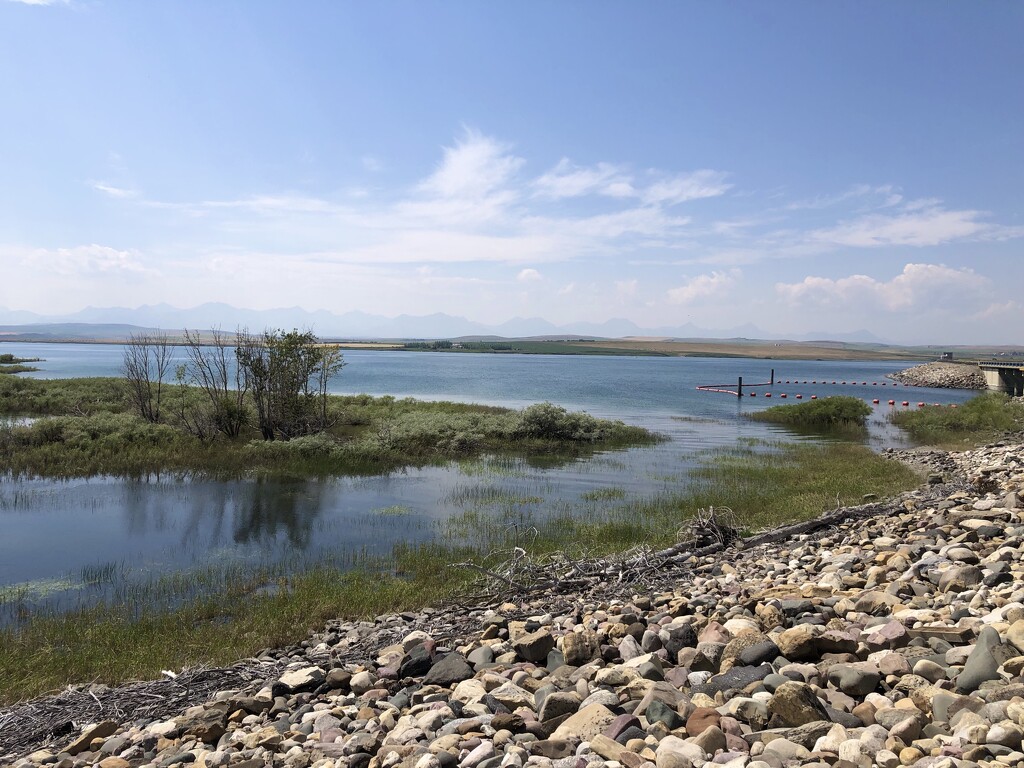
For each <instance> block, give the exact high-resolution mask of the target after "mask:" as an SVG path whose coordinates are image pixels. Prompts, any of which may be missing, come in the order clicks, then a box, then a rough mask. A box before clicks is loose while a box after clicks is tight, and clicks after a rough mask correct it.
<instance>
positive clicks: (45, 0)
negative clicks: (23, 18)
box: [7, 0, 71, 5]
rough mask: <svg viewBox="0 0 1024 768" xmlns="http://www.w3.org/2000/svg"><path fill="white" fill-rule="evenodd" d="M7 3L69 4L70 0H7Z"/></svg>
mask: <svg viewBox="0 0 1024 768" xmlns="http://www.w3.org/2000/svg"><path fill="white" fill-rule="evenodd" d="M7 2H9V3H21V4H22V5H71V0H7Z"/></svg>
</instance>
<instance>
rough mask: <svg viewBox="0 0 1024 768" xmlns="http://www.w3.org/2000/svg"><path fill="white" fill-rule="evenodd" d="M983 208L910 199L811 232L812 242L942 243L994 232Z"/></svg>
mask: <svg viewBox="0 0 1024 768" xmlns="http://www.w3.org/2000/svg"><path fill="white" fill-rule="evenodd" d="M983 215H984V214H982V212H981V211H972V210H960V211H958V210H949V209H946V208H943V207H942V206H941V205H940V204H938V203H937V202H935V201H928V202H926V203H923V204H922V203H920V202H918V203H911V204H909V205H907V206H904V207H903V208H902V209H901V210H900V211H899V212H897V213H893V214H869V215H867V216H861V217H859V218H856V219H851V220H848V221H841V222H839V223H838V224H837V225H835V226H833V227H827V228H824V229H818V230H815V231H812V232H810V233H809V234H808V237H807V239H808V240H809V241H812V242H815V241H816V242H821V243H828V244H831V245H839V246H851V247H855V248H874V247H878V246H893V245H910V246H917V247H920V246H929V245H941V244H942V243H947V242H950V241H952V240H964V239H968V238H976V237H979V236H982V235H985V234H988V233H993V227H992V225H991V224H988V223H986V222H984V221H982V220H981V219H982V217H983Z"/></svg>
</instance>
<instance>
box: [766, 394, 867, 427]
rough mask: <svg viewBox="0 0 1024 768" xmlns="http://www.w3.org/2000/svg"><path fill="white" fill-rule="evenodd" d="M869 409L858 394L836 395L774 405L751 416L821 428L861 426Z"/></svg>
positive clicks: (795, 425)
mask: <svg viewBox="0 0 1024 768" xmlns="http://www.w3.org/2000/svg"><path fill="white" fill-rule="evenodd" d="M870 413H871V406H870V405H868V404H867V403H865V402H864V401H863V400H861V399H860V398H859V397H847V396H845V395H837V396H835V397H826V398H824V399H822V400H808V401H807V402H806V403H795V404H792V405H776V406H774V407H772V408H768V409H766V410H764V411H759V412H758V413H754V414H751V416H750V417H751V418H752V419H754V420H756V421H767V422H771V423H773V424H784V425H787V426H792V427H809V428H818V429H822V428H830V427H842V426H849V425H851V424H853V425H857V426H864V422H865V420H866V419H867V417H868V416H869V415H870Z"/></svg>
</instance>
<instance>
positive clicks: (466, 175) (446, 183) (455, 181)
mask: <svg viewBox="0 0 1024 768" xmlns="http://www.w3.org/2000/svg"><path fill="white" fill-rule="evenodd" d="M524 162H525V161H524V160H523V159H522V158H521V157H516V156H515V155H513V154H512V153H511V148H510V147H509V146H508V145H507V144H504V143H502V142H500V141H498V140H496V139H493V138H491V137H489V136H484V135H483V134H482V133H480V132H479V131H476V130H474V129H469V128H467V129H466V130H465V131H464V133H463V136H462V137H461V138H460V139H459V140H458V141H456V142H455V145H454V146H451V147H444V148H443V158H442V160H441V164H440V165H439V166H438V167H437V169H436V170H435V171H434V172H433V173H432V174H431V175H430V176H429V177H427V178H426V179H424V180H423V181H422V182H421V183H420V185H419V186H420V189H421V190H422V191H424V192H426V193H428V194H431V195H434V196H437V197H441V198H454V199H478V198H481V197H486V196H487V195H490V194H492V193H494V192H495V191H497V190H500V189H502V188H505V187H506V186H507V185H508V183H509V182H510V181H511V180H512V179H513V177H514V176H515V175H516V173H518V171H519V169H520V168H521V167H522V166H523V163H524Z"/></svg>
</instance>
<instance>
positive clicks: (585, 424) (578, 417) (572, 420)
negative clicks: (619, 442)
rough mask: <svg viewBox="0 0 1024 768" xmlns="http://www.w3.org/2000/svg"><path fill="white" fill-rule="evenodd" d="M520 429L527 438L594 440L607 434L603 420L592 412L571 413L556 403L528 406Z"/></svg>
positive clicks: (575, 440)
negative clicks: (592, 414) (595, 416)
mask: <svg viewBox="0 0 1024 768" xmlns="http://www.w3.org/2000/svg"><path fill="white" fill-rule="evenodd" d="M517 432H518V434H519V435H521V436H523V437H531V438H537V439H541V440H571V441H573V442H594V441H596V440H601V439H602V438H604V437H605V436H606V431H605V430H604V429H603V428H602V423H601V422H600V421H598V420H597V419H595V418H594V417H593V416H591V415H590V414H589V413H584V412H582V411H576V412H569V411H567V410H565V408H562V407H560V406H557V405H554V404H552V403H536V404H535V405H531V406H529V407H527V408H524V409H523V411H522V413H521V414H520V416H519V427H518V429H517Z"/></svg>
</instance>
